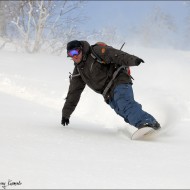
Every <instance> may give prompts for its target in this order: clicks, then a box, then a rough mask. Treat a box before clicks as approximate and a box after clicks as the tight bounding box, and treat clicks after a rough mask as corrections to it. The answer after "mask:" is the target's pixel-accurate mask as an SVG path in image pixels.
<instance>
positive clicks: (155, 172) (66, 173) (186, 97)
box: [0, 47, 190, 189]
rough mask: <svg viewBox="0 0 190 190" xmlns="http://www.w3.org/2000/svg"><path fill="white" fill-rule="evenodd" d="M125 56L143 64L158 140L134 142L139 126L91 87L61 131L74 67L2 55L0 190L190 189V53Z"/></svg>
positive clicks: (138, 78)
mask: <svg viewBox="0 0 190 190" xmlns="http://www.w3.org/2000/svg"><path fill="white" fill-rule="evenodd" d="M125 50H126V51H128V52H129V53H131V54H135V55H138V56H139V57H142V58H143V59H144V60H145V62H146V63H145V64H142V65H140V66H139V67H135V68H132V69H131V70H132V75H133V77H134V78H135V81H134V85H133V88H134V93H135V98H136V100H137V101H138V102H140V103H141V104H142V105H143V108H144V110H146V111H148V112H150V113H151V114H153V115H154V116H155V117H156V118H157V120H159V122H160V123H161V125H162V127H163V128H162V130H161V131H160V133H159V135H156V136H155V138H154V139H147V140H144V141H131V140H130V134H131V133H132V132H133V131H134V128H133V127H131V126H129V125H127V124H125V122H124V121H123V119H122V118H120V117H119V116H118V115H116V114H115V113H114V111H113V110H111V109H110V108H109V106H108V105H106V104H105V103H104V101H103V98H102V97H101V96H100V95H97V94H95V93H94V92H93V91H92V90H90V89H89V88H86V89H85V91H84V92H83V94H82V97H81V101H80V102H79V105H78V107H77V109H76V110H75V112H74V113H73V115H72V117H71V124H70V125H69V126H68V127H63V126H62V125H61V124H60V120H61V109H62V106H63V104H64V98H65V97H66V94H67V89H68V85H69V80H68V73H69V72H72V69H73V64H72V62H71V61H70V60H68V59H67V58H66V57H65V56H61V57H57V56H51V55H46V54H40V55H29V54H22V53H15V52H11V51H5V50H4V51H1V52H0V114H1V117H0V189H3V184H4V183H5V185H6V186H7V185H8V184H7V183H8V181H9V186H7V187H6V189H13V188H15V189H27V188H30V189H31V188H33V189H40V188H43V189H48V188H49V189H50V188H51V189H55V188H57V189H64V188H80V189H90V188H94V189H98V188H109V189H111V188H113V189H120V188H125V189H128V188H141V189H147V188H151V189H155V188H160V189H164V188H168V189H169V188H190V180H189V176H190V148H189V146H190V89H189V82H190V74H189V73H190V52H182V51H174V50H158V49H157V50H154V49H143V48H135V47H134V48H131V49H125ZM19 181H20V182H19ZM13 182H15V183H16V182H18V183H20V184H18V185H16V184H15V183H13ZM21 183H22V184H21Z"/></svg>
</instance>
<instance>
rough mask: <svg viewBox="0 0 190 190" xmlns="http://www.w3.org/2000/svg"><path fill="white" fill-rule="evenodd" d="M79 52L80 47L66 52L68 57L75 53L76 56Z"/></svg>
mask: <svg viewBox="0 0 190 190" xmlns="http://www.w3.org/2000/svg"><path fill="white" fill-rule="evenodd" d="M80 52H81V49H72V50H69V51H68V52H67V56H68V57H74V56H75V55H76V56H78V55H79V54H80Z"/></svg>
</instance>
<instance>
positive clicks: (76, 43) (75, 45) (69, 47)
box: [67, 40, 82, 51]
mask: <svg viewBox="0 0 190 190" xmlns="http://www.w3.org/2000/svg"><path fill="white" fill-rule="evenodd" d="M81 47H82V44H81V42H80V41H78V40H73V41H70V42H69V43H68V44H67V51H69V50H72V49H76V48H81Z"/></svg>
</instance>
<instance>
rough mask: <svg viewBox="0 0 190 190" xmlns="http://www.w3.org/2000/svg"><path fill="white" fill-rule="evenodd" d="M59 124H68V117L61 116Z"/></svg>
mask: <svg viewBox="0 0 190 190" xmlns="http://www.w3.org/2000/svg"><path fill="white" fill-rule="evenodd" d="M61 124H62V125H63V126H65V125H68V124H69V119H68V118H65V117H62V120H61Z"/></svg>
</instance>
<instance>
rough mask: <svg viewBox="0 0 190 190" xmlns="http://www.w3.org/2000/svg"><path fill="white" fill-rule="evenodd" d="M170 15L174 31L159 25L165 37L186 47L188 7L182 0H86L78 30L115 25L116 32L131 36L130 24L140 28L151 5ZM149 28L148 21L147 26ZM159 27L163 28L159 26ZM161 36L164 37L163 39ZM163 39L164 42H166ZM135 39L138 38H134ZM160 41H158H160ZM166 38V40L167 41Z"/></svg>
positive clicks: (152, 9) (178, 45) (100, 28)
mask: <svg viewBox="0 0 190 190" xmlns="http://www.w3.org/2000/svg"><path fill="white" fill-rule="evenodd" d="M156 7H157V8H160V10H161V11H162V12H163V13H164V14H166V15H170V16H172V18H173V22H174V24H175V25H176V31H175V32H176V33H175V35H174V37H172V35H173V34H172V32H171V33H170V32H169V33H164V32H163V31H164V28H159V29H160V30H161V32H163V34H164V35H162V37H165V38H166V39H167V40H168V39H169V38H172V39H174V40H175V41H177V42H174V43H176V44H177V45H176V46H177V47H182V46H183V47H186V44H187V43H186V39H185V32H186V34H187V24H186V23H185V22H186V21H187V20H186V21H185V19H187V18H186V17H187V15H188V12H187V11H188V9H187V6H186V5H185V1H86V4H85V6H84V7H83V9H82V11H83V14H84V15H85V16H87V17H88V19H87V20H86V21H85V22H84V23H83V24H80V27H81V30H86V31H89V32H92V31H93V30H96V31H97V30H102V29H103V28H106V27H109V28H111V27H115V28H116V30H117V34H119V35H118V36H122V37H124V38H131V37H130V34H132V33H133V31H134V30H133V29H132V30H130V29H131V28H133V27H137V28H140V29H141V28H142V26H141V24H142V23H143V22H145V21H146V20H147V19H148V18H151V16H150V15H152V14H153V12H154V10H155V8H156ZM148 27H150V29H151V25H150V26H148ZM162 29H163V30H162ZM163 40H164V39H163ZM167 40H165V41H164V42H166V41H167ZM137 41H138V39H137ZM160 43H162V42H160ZM167 43H168V42H166V44H167Z"/></svg>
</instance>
